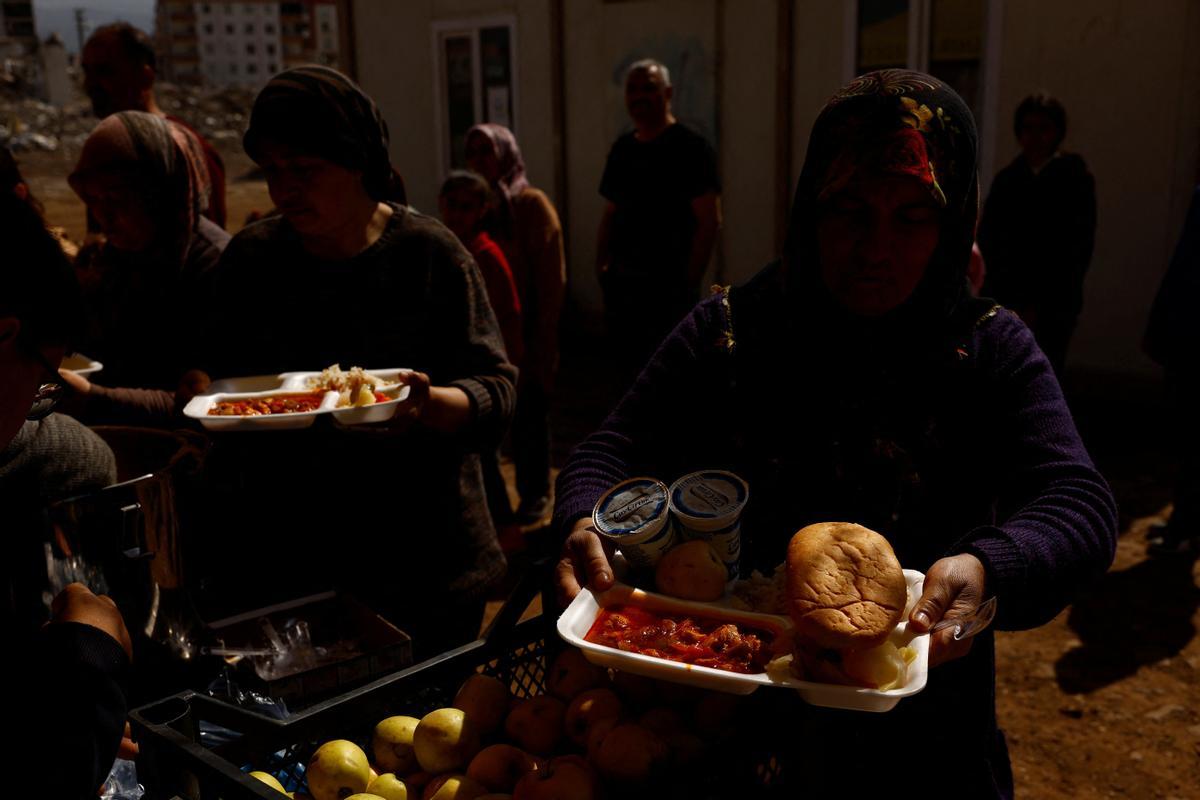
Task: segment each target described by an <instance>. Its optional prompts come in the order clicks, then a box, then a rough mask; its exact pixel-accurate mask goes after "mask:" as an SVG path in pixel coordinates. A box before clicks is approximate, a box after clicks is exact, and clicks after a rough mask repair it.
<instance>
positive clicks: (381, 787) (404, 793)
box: [367, 772, 416, 800]
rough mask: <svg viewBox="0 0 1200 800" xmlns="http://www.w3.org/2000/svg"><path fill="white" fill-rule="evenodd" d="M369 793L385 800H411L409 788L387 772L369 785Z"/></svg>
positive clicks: (414, 799)
mask: <svg viewBox="0 0 1200 800" xmlns="http://www.w3.org/2000/svg"><path fill="white" fill-rule="evenodd" d="M367 792H368V793H369V794H376V795H379V796H380V797H382V798H383V800H409V796H408V787H407V786H405V785H404V781H402V780H400V779H399V778H397V777H396V776H395V775H394V774H393V773H391V772H385V773H383V774H382V775H380V776H379V777H378V778H376V779H375V780H373V781H371V782H370V783H369V784H367ZM412 800H416V798H415V797H414V798H413V799H412Z"/></svg>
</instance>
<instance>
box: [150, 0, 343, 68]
mask: <svg viewBox="0 0 1200 800" xmlns="http://www.w3.org/2000/svg"><path fill="white" fill-rule="evenodd" d="M157 12H158V13H157V27H158V40H159V43H160V52H161V54H162V58H163V63H164V74H165V75H166V76H167V77H168V78H170V79H172V80H176V81H180V82H187V83H205V84H208V85H211V86H246V87H250V88H253V87H257V86H261V85H262V84H263V83H265V82H266V81H267V80H268V79H269V78H270V77H271V76H272V75H274V74H275V73H276V72H279V71H280V70H282V69H285V68H287V67H291V66H297V65H300V64H308V63H318V64H327V65H337V64H338V63H339V62H338V52H339V35H338V25H337V5H336V2H335V0H302V2H275V1H274V0H250V2H240V3H205V2H191V0H158V7H157Z"/></svg>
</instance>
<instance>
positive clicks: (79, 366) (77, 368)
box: [59, 353, 104, 375]
mask: <svg viewBox="0 0 1200 800" xmlns="http://www.w3.org/2000/svg"><path fill="white" fill-rule="evenodd" d="M59 368H61V369H65V370H67V371H69V372H74V373H75V374H76V375H94V374H95V373H97V372H99V371H100V370H102V369H104V365H103V364H101V363H100V362H99V361H96V360H95V359H92V358H88V357H87V356H85V355H83V354H82V353H71V354H70V355H69V356H64V357H63V360H62V363H60V364H59Z"/></svg>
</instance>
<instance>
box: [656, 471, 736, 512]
mask: <svg viewBox="0 0 1200 800" xmlns="http://www.w3.org/2000/svg"><path fill="white" fill-rule="evenodd" d="M749 493H750V490H749V488H748V487H747V486H746V482H745V481H744V480H742V479H741V478H739V477H738V476H737V475H734V474H733V473H732V472H725V471H724V470H707V471H704V472H693V473H692V474H690V475H685V476H683V477H682V478H680V479H679V480H677V481H676V482H675V484H674V485H673V486H672V487H671V510H672V511H674V512H675V513H676V514H680V515H682V516H685V517H693V518H696V519H714V520H715V519H726V518H733V517H736V516H737V515H739V514H741V513H742V509H743V508H745V507H746V499H747V497H748V495H749Z"/></svg>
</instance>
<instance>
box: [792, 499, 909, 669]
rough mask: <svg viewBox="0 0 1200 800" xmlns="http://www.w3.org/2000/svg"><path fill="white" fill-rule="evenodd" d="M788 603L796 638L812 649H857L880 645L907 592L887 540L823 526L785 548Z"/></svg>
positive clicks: (845, 525)
mask: <svg viewBox="0 0 1200 800" xmlns="http://www.w3.org/2000/svg"><path fill="white" fill-rule="evenodd" d="M787 599H788V611H789V613H790V614H791V617H792V620H793V621H794V622H795V623H796V633H797V634H798V635H799V636H801V637H803V638H805V639H807V640H808V641H809V642H810V643H811V644H812V645H815V646H817V647H823V648H829V649H832V650H848V649H862V648H866V647H875V646H877V645H879V644H882V643H883V642H884V640H886V639H887V637H888V634H890V633H891V632H892V629H894V628H895V627H896V625H897V624H898V623H899V622H900V618H901V617H902V616H903V615H904V606H905V601H906V600H907V599H908V586H907V584H906V582H905V580H904V571H903V570H902V569H901V568H900V562H899V561H897V560H896V554H895V553H894V552H893V551H892V546H891V545H890V544H888V541H887V539H885V538H883V537H882V536H880V535H879V534H878V533H875V532H874V531H872V530H869V529H867V528H864V527H863V526H861V525H854V524H853V523H849V522H822V523H818V524H816V525H809V526H808V527H806V528H802V529H800V530H799V531H798V532H797V533H796V534H795V535H794V536H793V537H792V540H791V542H789V543H788V553H787Z"/></svg>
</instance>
